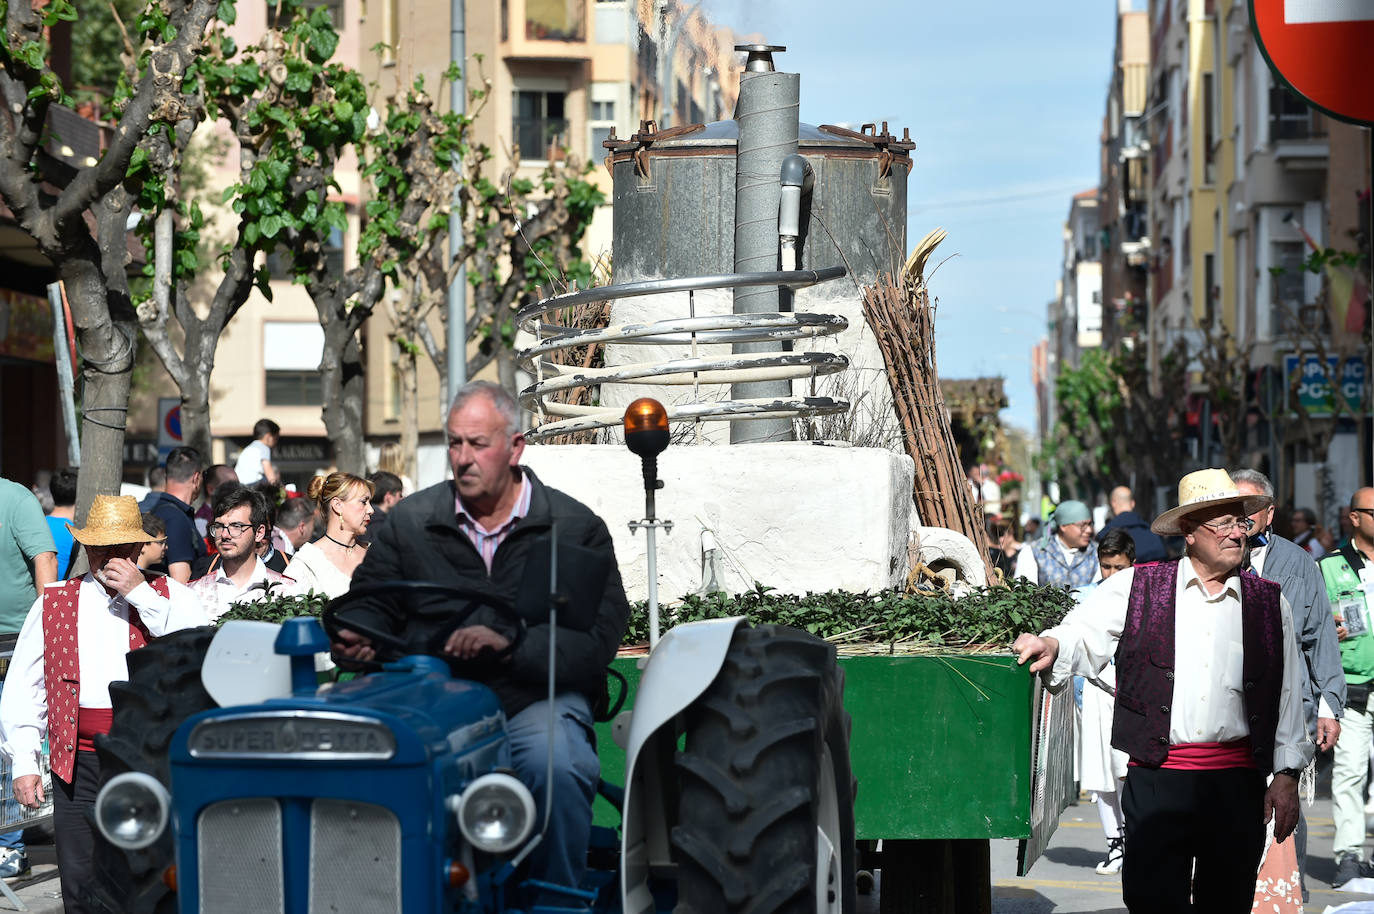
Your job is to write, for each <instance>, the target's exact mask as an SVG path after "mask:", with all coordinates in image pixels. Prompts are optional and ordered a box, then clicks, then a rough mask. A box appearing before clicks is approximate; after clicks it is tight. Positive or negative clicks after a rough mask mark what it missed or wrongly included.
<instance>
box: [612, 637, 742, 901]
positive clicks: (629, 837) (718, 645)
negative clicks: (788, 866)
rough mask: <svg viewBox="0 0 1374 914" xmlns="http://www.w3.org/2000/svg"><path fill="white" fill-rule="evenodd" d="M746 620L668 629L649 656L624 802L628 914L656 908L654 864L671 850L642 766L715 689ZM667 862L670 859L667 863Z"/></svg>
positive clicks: (623, 876) (628, 746)
mask: <svg viewBox="0 0 1374 914" xmlns="http://www.w3.org/2000/svg"><path fill="white" fill-rule="evenodd" d="M743 621H744V617H743V616H735V617H732V618H729V619H712V620H709V621H706V622H688V623H684V624H682V625H678V626H674V627H673V628H671V629H669V630H668V632H667V633H666V634H664V636H663V638H662V639H660V640H659V642H658V646H657V647H655V648H654V649H653V652H652V653H650V654H649V658H648V664H647V665H646V666H645V667H644V673H643V675H642V676H641V677H640V680H639V688H638V689H637V690H636V692H635V700H634V712H633V713H632V714H631V716H630V727H629V735H628V737H627V738H626V741H625V803H624V812H623V818H622V836H623V839H622V842H621V847H620V890H621V898H622V899H624V911H625V912H626V914H643V912H651V911H653V909H654V899H653V897H652V895H651V894H650V892H649V884H648V878H649V864H650V863H651V862H658V860H657V858H658V857H659V855H660V854H666V852H667V830H666V829H664V828H663V809H662V807H661V801H662V796H663V794H662V792H661V790H660V789H659V786H660V785H656V784H652V783H649V778H650V777H651V775H652V773H653V772H654V770H655V766H653V765H648V766H644V767H641V766H640V765H639V764H638V763H639V762H640V760H641V757H642V755H643V754H644V749H645V747H646V746H647V745H649V743H650V740H651V739H652V738H653V736H654V734H655V733H657V732H658V731H659V729H661V728H662V727H663V726H664V725H665V724H667V723H669V722H670V721H672V719H673V718H675V717H676V716H677V715H679V714H681V713H682V712H683V711H685V710H686V709H687V707H688V706H689V705H691V703H692V702H694V701H696V700H697V698H698V697H699V696H700V695H701V694H702V693H703V692H705V691H706V690H707V688H709V687H710V685H711V683H712V682H714V681H715V679H716V674H717V673H719V672H720V668H721V666H722V665H723V664H724V663H725V655H726V654H727V653H728V652H729V650H730V641H731V639H732V638H734V635H735V629H736V628H738V627H739V624H740V623H741V622H743ZM665 862H666V861H665Z"/></svg>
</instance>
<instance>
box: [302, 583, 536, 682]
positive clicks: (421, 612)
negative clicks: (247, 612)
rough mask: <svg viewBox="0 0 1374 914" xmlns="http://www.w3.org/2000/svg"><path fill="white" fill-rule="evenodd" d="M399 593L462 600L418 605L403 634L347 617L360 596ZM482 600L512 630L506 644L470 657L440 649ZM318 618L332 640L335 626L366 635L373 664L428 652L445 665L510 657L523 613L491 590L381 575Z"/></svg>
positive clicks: (332, 604)
mask: <svg viewBox="0 0 1374 914" xmlns="http://www.w3.org/2000/svg"><path fill="white" fill-rule="evenodd" d="M403 595H404V596H418V597H430V598H432V597H448V598H451V599H452V600H455V601H463V602H462V605H460V606H459V608H457V609H454V608H452V605H451V604H447V603H446V604H445V605H443V606H442V607H424V606H422V607H421V608H419V609H418V611H417V612H416V614H415V615H414V616H411V617H409V618H407V619H406V625H405V631H404V633H402V634H393V633H391V632H384V631H381V630H380V629H377V628H374V627H373V626H372V625H371V624H369V623H364V622H359V621H356V620H354V619H350V618H349V617H348V615H347V610H348V608H349V607H350V604H353V603H357V602H360V601H361V600H362V599H363V598H365V597H379V596H380V597H391V598H393V599H394V598H396V597H399V596H403ZM484 606H486V607H490V608H491V609H494V610H495V611H496V613H497V615H499V616H500V617H502V619H503V620H505V621H507V622H509V623H510V626H511V628H513V629H514V631H515V634H514V635H513V636H512V637H511V639H510V644H508V645H506V647H504V648H502V649H501V650H499V651H492V650H484V651H483V652H481V653H480V654H478V656H477V657H474V658H473V659H471V660H459V659H457V658H455V657H451V656H449V655H447V654H445V653H444V645H445V644H447V643H448V639H449V636H450V635H452V634H453V633H454V632H455V631H456V630H458V629H460V628H462V627H463V625H464V623H465V622H467V620H468V617H469V616H471V615H472V614H473V613H474V612H476V611H477V610H478V609H481V608H482V607H484ZM353 608H355V609H357V608H360V607H353ZM320 621H321V623H322V624H323V625H324V629H325V631H326V632H328V633H329V637H330V638H331V640H332V639H334V637H335V635H336V634H337V633H338V632H339V630H340V629H348V630H349V631H352V632H356V633H357V634H359V635H362V636H363V637H364V638H366V639H368V640H369V641H371V642H372V647H373V649H374V650H376V651H377V660H375V661H371V662H372V663H376V664H381V663H386V662H388V661H392V660H399V659H400V658H401V657H404V656H406V655H407V654H427V655H429V656H433V657H438V658H440V659H442V660H445V661H447V662H448V663H449V664H450V665H453V664H466V663H484V664H485V663H491V662H494V661H499V660H504V659H505V658H507V657H509V656H510V655H511V654H512V653H514V652H515V649H516V648H517V647H518V646H519V645H520V642H521V641H523V640H524V639H525V619H524V617H523V616H521V615H520V614H519V612H517V611H516V609H515V607H514V605H512V604H511V603H510V601H508V600H506V599H504V598H502V597H499V596H497V595H495V594H492V593H488V592H484V591H480V590H473V589H470V588H466V587H452V586H449V585H447V584H435V583H433V582H430V581H386V582H382V583H377V584H364V585H362V586H360V587H354V588H352V589H350V590H349V591H348V592H347V593H345V594H343V595H342V596H339V597H337V598H336V599H334V600H332V601H330V603H329V605H328V606H326V607H325V608H324V612H323V613H321V616H320ZM354 662H360V661H354ZM361 662H367V661H361Z"/></svg>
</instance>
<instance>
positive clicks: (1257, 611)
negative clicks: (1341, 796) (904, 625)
mask: <svg viewBox="0 0 1374 914" xmlns="http://www.w3.org/2000/svg"><path fill="white" fill-rule="evenodd" d="M1178 500H1179V505H1178V507H1176V508H1172V509H1170V510H1168V511H1165V512H1164V513H1163V514H1161V515H1160V516H1159V517H1158V518H1156V519H1155V522H1154V523H1153V524H1152V525H1151V529H1152V530H1153V531H1154V532H1155V533H1158V534H1161V535H1164V536H1171V535H1182V536H1183V538H1184V541H1185V543H1186V544H1187V550H1186V553H1185V555H1184V557H1183V558H1182V559H1179V560H1177V561H1173V562H1161V563H1158V564H1154V565H1144V566H1137V567H1135V568H1131V569H1127V570H1125V571H1122V572H1120V573H1118V574H1115V575H1113V576H1112V577H1111V579H1110V580H1108V581H1106V582H1104V583H1103V584H1102V585H1100V586H1099V587H1098V588H1097V589H1096V590H1095V591H1094V592H1093V593H1092V594H1091V595H1090V596H1089V597H1088V598H1087V600H1085V601H1084V602H1083V604H1082V605H1080V606H1078V607H1077V608H1075V609H1073V610H1072V611H1070V612H1069V614H1068V615H1067V616H1065V618H1064V621H1063V622H1062V623H1060V624H1059V625H1058V626H1056V627H1054V628H1052V629H1049V630H1048V631H1046V632H1044V633H1042V634H1041V635H1039V636H1036V635H1031V634H1024V635H1021V636H1020V637H1019V638H1017V639H1016V645H1015V650H1016V652H1017V654H1018V660H1019V661H1020V662H1022V663H1025V662H1027V661H1029V662H1030V669H1031V672H1037V673H1038V672H1044V673H1045V674H1046V676H1047V678H1048V679H1049V684H1050V687H1051V688H1058V687H1061V686H1062V685H1064V684H1065V683H1066V682H1067V681H1068V678H1069V676H1070V675H1071V674H1073V673H1078V674H1080V675H1085V676H1095V675H1096V674H1097V673H1098V672H1100V671H1101V670H1102V668H1103V667H1105V666H1106V665H1107V663H1108V662H1109V661H1110V660H1111V659H1112V657H1113V656H1115V657H1116V679H1117V694H1116V711H1115V714H1114V717H1113V721H1112V745H1113V746H1114V747H1116V748H1117V749H1120V750H1122V751H1123V752H1125V753H1127V754H1128V755H1129V756H1130V759H1131V761H1130V768H1129V769H1128V773H1127V775H1126V789H1125V792H1124V795H1123V798H1122V808H1123V811H1124V813H1125V817H1126V853H1125V863H1124V866H1123V868H1122V873H1121V887H1122V897H1123V899H1124V901H1125V902H1126V906H1127V908H1129V909H1130V910H1131V911H1132V912H1142V914H1143V912H1156V911H1191V910H1197V911H1208V912H1237V914H1240V912H1249V911H1250V909H1251V901H1252V899H1253V897H1254V892H1255V874H1256V872H1257V871H1258V869H1259V862H1260V855H1261V853H1262V851H1263V849H1264V841H1265V825H1266V823H1268V822H1269V821H1270V820H1271V819H1272V820H1273V823H1274V834H1275V837H1276V839H1277V840H1283V839H1284V838H1286V837H1287V836H1288V835H1289V834H1290V833H1291V832H1292V831H1293V827H1294V826H1295V825H1296V824H1297V818H1298V777H1299V775H1300V774H1301V773H1302V769H1303V768H1305V767H1306V766H1307V764H1308V763H1309V762H1310V761H1311V759H1312V754H1313V746H1312V741H1311V740H1310V739H1309V738H1308V735H1307V727H1306V725H1305V724H1304V722H1303V716H1302V685H1303V684H1302V669H1301V663H1302V661H1301V659H1300V658H1299V656H1298V646H1297V640H1296V639H1295V638H1294V635H1293V621H1292V618H1291V617H1290V613H1289V611H1288V608H1287V604H1286V603H1285V602H1284V601H1283V600H1282V598H1281V596H1280V594H1279V587H1278V585H1277V584H1274V583H1273V582H1271V581H1265V580H1263V579H1261V578H1259V577H1258V576H1256V575H1254V574H1243V573H1242V571H1241V565H1242V562H1243V560H1244V557H1245V538H1246V534H1247V533H1248V532H1249V530H1250V527H1251V526H1252V524H1253V522H1252V521H1251V520H1250V518H1249V517H1247V516H1246V515H1248V514H1253V513H1254V512H1256V511H1258V510H1260V509H1261V508H1263V507H1265V506H1266V505H1268V504H1270V503H1271V499H1269V498H1268V497H1266V496H1262V495H1255V496H1246V495H1243V494H1241V492H1240V491H1239V490H1238V489H1237V488H1236V484H1235V483H1234V482H1233V481H1232V480H1231V477H1230V476H1229V475H1227V473H1226V471H1225V470H1215V469H1214V470H1199V471H1197V472H1196V473H1190V474H1189V475H1187V476H1185V477H1183V479H1182V480H1181V481H1180V482H1179V486H1178ZM1271 773H1272V774H1273V775H1274V777H1273V780H1272V783H1270V784H1269V786H1268V787H1267V788H1266V786H1265V781H1266V777H1267V776H1268V775H1269V774H1271Z"/></svg>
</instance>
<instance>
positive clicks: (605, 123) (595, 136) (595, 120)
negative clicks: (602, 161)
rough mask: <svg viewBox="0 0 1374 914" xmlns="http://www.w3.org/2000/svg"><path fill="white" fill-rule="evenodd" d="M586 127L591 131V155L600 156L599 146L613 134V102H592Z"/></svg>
mask: <svg viewBox="0 0 1374 914" xmlns="http://www.w3.org/2000/svg"><path fill="white" fill-rule="evenodd" d="M588 126H589V128H590V130H591V154H592V155H593V156H598V155H601V152H602V148H603V147H602V145H601V144H602V143H604V142H605V141H606V140H608V139H610V138H611V134H612V133H614V132H615V101H614V100H609V101H593V102H592V103H591V116H590V117H589V118H588Z"/></svg>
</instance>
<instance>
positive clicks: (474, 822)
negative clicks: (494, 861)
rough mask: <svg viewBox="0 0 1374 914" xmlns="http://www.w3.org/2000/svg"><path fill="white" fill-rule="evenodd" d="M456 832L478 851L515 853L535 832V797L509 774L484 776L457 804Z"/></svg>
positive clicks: (475, 782) (476, 781)
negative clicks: (460, 832)
mask: <svg viewBox="0 0 1374 914" xmlns="http://www.w3.org/2000/svg"><path fill="white" fill-rule="evenodd" d="M458 828H459V829H460V830H461V831H462V833H463V837H464V838H467V839H468V842H469V843H471V844H472V846H473V847H475V848H477V849H478V850H481V851H485V852H487V853H489V854H504V853H507V852H509V851H512V850H515V848H517V847H519V846H520V845H521V844H522V843H523V842H524V840H525V839H526V838H528V837H529V836H530V832H531V831H533V830H534V797H533V796H531V795H530V791H529V788H527V787H526V786H525V785H524V784H522V783H520V781H518V780H516V779H515V778H514V777H512V776H510V775H509V774H501V773H496V772H493V773H492V774H484V775H482V776H481V777H480V778H478V779H477V780H475V781H473V782H472V783H471V784H469V785H468V789H467V790H464V791H463V795H462V796H461V797H460V798H459V800H458Z"/></svg>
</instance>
